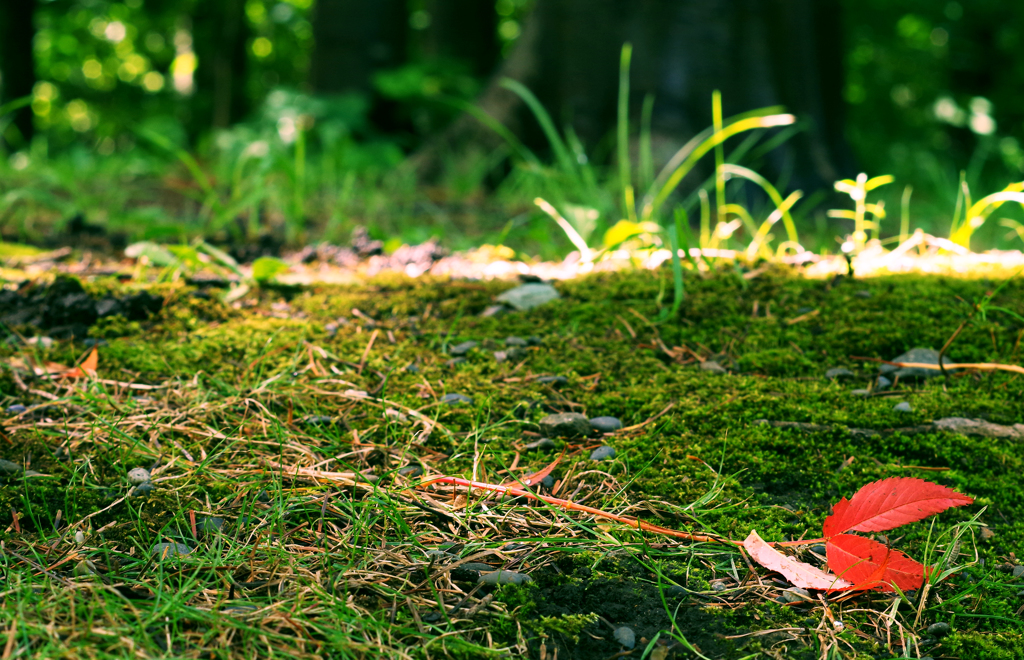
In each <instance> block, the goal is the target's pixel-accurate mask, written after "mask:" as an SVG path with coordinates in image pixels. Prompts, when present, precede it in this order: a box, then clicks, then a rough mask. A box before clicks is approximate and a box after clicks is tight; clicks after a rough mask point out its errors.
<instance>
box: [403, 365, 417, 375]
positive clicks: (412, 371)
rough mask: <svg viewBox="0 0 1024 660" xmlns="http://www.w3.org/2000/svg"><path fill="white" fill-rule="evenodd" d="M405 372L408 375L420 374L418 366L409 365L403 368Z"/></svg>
mask: <svg viewBox="0 0 1024 660" xmlns="http://www.w3.org/2000/svg"><path fill="white" fill-rule="evenodd" d="M405 370H406V372H408V373H410V374H418V373H419V372H420V368H419V365H416V364H410V365H409V366H407V367H406V368H405Z"/></svg>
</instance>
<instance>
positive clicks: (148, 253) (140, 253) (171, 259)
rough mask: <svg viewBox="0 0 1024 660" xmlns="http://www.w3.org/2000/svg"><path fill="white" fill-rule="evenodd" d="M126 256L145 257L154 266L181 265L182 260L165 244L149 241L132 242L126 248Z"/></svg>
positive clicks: (131, 257) (133, 257)
mask: <svg viewBox="0 0 1024 660" xmlns="http://www.w3.org/2000/svg"><path fill="white" fill-rule="evenodd" d="M124 256H126V257H128V258H130V259H142V258H143V257H145V258H146V259H147V260H149V263H151V264H153V265H154V266H160V267H163V268H166V267H167V266H179V265H181V262H180V261H178V258H177V257H175V256H174V255H173V254H172V253H171V251H170V250H168V249H167V248H165V247H164V246H163V245H157V244H156V243H151V242H149V241H141V242H139V243H132V244H131V245H129V246H128V247H126V248H125V249H124Z"/></svg>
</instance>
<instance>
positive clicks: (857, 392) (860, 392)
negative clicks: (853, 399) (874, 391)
mask: <svg viewBox="0 0 1024 660" xmlns="http://www.w3.org/2000/svg"><path fill="white" fill-rule="evenodd" d="M869 394H871V390H850V396H867V395H869Z"/></svg>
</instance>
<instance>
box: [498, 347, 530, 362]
mask: <svg viewBox="0 0 1024 660" xmlns="http://www.w3.org/2000/svg"><path fill="white" fill-rule="evenodd" d="M504 353H505V357H506V358H508V359H509V360H522V359H523V358H525V357H526V356H527V355H529V353H528V352H527V351H526V349H525V348H519V347H518V346H513V347H512V348H508V349H505V351H504Z"/></svg>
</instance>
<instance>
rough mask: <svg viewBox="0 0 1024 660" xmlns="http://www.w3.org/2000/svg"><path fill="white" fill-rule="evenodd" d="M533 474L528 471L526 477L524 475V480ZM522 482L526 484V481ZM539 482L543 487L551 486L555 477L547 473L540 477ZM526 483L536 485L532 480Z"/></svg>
mask: <svg viewBox="0 0 1024 660" xmlns="http://www.w3.org/2000/svg"><path fill="white" fill-rule="evenodd" d="M533 474H534V473H533V472H530V473H528V474H527V475H526V477H525V478H526V480H529V478H530V477H531V476H533ZM523 483H524V484H526V481H524V482H523ZM539 483H540V485H541V486H544V487H545V488H551V487H552V486H554V485H555V478H554V477H552V476H551V475H550V474H548V475H545V476H544V478H543V479H541V480H540V482H539ZM526 485H527V486H536V485H537V484H536V483H534V482H533V481H530V483H528V484H526Z"/></svg>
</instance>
